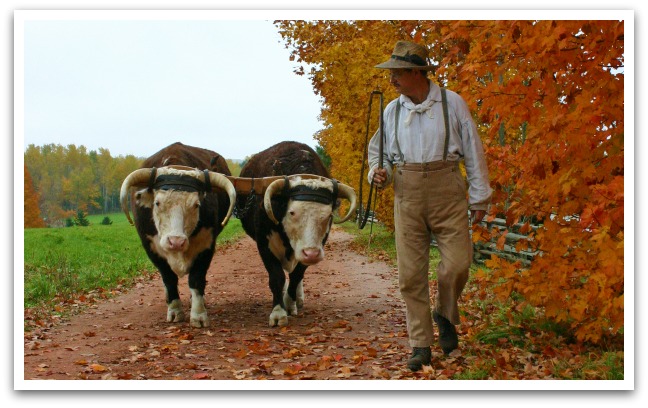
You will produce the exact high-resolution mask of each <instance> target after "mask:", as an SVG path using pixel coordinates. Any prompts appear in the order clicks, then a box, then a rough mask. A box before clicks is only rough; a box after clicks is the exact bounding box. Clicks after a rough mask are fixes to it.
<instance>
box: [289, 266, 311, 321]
mask: <svg viewBox="0 0 648 408" xmlns="http://www.w3.org/2000/svg"><path fill="white" fill-rule="evenodd" d="M305 271H306V266H305V265H302V264H297V266H296V267H295V270H294V271H292V272H291V273H290V283H289V284H288V290H287V291H286V293H285V294H284V304H285V305H286V309H287V310H288V312H289V313H290V314H291V315H293V316H296V315H297V308H302V307H304V281H303V279H304V272H305Z"/></svg>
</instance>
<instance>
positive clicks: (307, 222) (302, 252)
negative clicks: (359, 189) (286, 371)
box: [237, 142, 356, 326]
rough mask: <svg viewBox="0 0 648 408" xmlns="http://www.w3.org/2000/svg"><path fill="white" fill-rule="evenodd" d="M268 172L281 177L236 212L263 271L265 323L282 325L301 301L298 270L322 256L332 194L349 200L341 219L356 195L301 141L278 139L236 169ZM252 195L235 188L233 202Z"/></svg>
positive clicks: (246, 173) (258, 174)
mask: <svg viewBox="0 0 648 408" xmlns="http://www.w3.org/2000/svg"><path fill="white" fill-rule="evenodd" d="M272 176H285V177H279V178H277V180H274V181H273V182H272V183H271V184H269V185H268V186H267V188H266V190H265V193H264V194H263V201H261V200H259V203H258V205H256V206H252V207H251V210H249V211H244V212H243V214H241V215H239V218H240V219H241V223H242V225H243V229H244V230H245V232H246V233H247V234H248V235H249V236H250V237H251V238H252V239H254V240H255V241H256V244H257V248H258V250H259V254H260V255H261V259H262V260H263V264H264V266H265V268H266V270H267V271H268V274H269V284H270V290H271V291H272V312H271V313H270V318H269V324H270V326H276V325H279V326H285V325H287V324H288V313H290V314H291V315H296V314H297V309H298V307H299V308H301V307H302V306H303V304H304V289H303V282H302V279H303V277H304V271H305V270H306V268H307V267H308V266H309V265H314V264H316V263H318V262H320V261H321V260H322V259H323V258H324V244H325V243H326V240H327V238H328V234H329V231H330V229H331V223H332V222H333V212H334V210H336V209H337V207H338V205H339V200H338V198H343V199H347V200H349V202H350V209H349V211H348V213H347V214H346V216H345V217H344V218H342V219H340V220H339V221H336V222H344V221H346V220H347V219H349V218H350V217H351V215H352V214H354V211H355V207H356V195H355V192H354V191H353V189H352V188H351V187H349V186H347V185H344V184H342V183H338V182H337V181H335V180H331V179H330V178H329V172H328V170H327V169H326V167H324V165H323V163H322V161H321V160H320V158H319V157H318V156H317V154H316V153H315V151H313V149H311V148H310V147H309V146H307V145H305V144H302V143H297V142H281V143H278V144H276V145H274V146H272V147H270V148H268V149H266V150H264V151H262V152H259V153H257V154H255V155H254V156H252V157H251V158H250V159H249V160H248V162H247V163H246V164H245V165H244V166H243V168H242V169H241V177H249V178H252V180H254V179H257V178H264V177H265V178H267V177H272ZM254 197H255V193H254V192H253V191H250V192H248V193H247V194H246V193H245V192H243V191H240V190H239V191H238V197H237V200H238V203H237V207H238V208H241V207H245V206H246V204H248V203H249V202H250V198H254ZM259 198H260V196H259ZM248 208H249V205H248ZM286 273H288V275H289V283H288V285H287V288H286V287H285V284H286V275H285V274H286Z"/></svg>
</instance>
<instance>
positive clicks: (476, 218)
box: [470, 210, 486, 224]
mask: <svg viewBox="0 0 648 408" xmlns="http://www.w3.org/2000/svg"><path fill="white" fill-rule="evenodd" d="M485 216H486V211H484V210H471V211H470V218H471V219H472V223H473V224H479V223H480V222H482V220H483V219H484V217H485Z"/></svg>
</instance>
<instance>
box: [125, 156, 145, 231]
mask: <svg viewBox="0 0 648 408" xmlns="http://www.w3.org/2000/svg"><path fill="white" fill-rule="evenodd" d="M150 178H151V169H139V170H135V171H134V172H132V173H131V174H129V175H128V176H126V178H125V179H124V182H123V183H122V185H121V191H120V192H119V201H120V203H121V207H122V211H124V214H126V218H127V219H128V222H130V224H131V225H133V220H132V219H131V216H130V211H129V209H128V192H129V191H130V189H131V187H144V186H146V185H148V182H149V179H150Z"/></svg>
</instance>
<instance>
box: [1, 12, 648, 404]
mask: <svg viewBox="0 0 648 408" xmlns="http://www.w3.org/2000/svg"><path fill="white" fill-rule="evenodd" d="M230 3H231V4H230ZM435 3H436V2H435ZM645 3H646V2H643V1H639V0H617V1H615V2H614V3H610V2H609V1H608V0H586V1H571V2H565V1H564V0H544V1H534V0H530V1H528V2H524V3H520V2H519V1H513V0H508V1H498V0H494V1H491V2H488V4H487V6H484V3H483V2H482V1H478V0H473V1H464V0H455V1H453V2H452V3H450V4H449V3H447V2H446V3H442V2H441V5H442V6H444V7H445V8H446V9H447V8H448V7H452V8H453V10H454V13H448V12H441V13H439V12H438V11H437V10H434V9H431V7H435V6H434V5H431V4H432V2H430V1H429V0H420V1H412V0H401V1H399V2H393V1H387V0H370V1H367V2H363V1H358V0H346V1H342V0H328V1H325V2H323V1H317V0H313V1H310V2H304V1H303V0H294V1H293V0H290V1H280V2H272V3H271V4H270V5H269V4H268V2H264V1H254V0H238V1H237V2H236V3H235V4H234V3H233V2H226V1H217V0H185V1H182V2H181V1H179V0H110V1H109V0H68V1H46V0H5V1H3V2H2V10H3V11H4V14H3V17H4V22H5V23H7V24H5V25H4V30H0V32H1V33H2V34H3V35H4V38H3V41H2V43H0V47H1V48H2V55H3V56H4V57H5V58H3V61H4V73H5V82H4V84H5V87H4V88H3V89H5V90H6V91H5V92H3V96H4V99H0V100H2V101H3V103H4V105H3V107H4V108H5V109H3V110H4V111H5V112H6V115H5V116H4V117H6V118H8V120H7V123H6V125H5V126H6V134H7V135H13V138H12V137H11V136H7V137H5V138H0V139H1V140H2V141H4V143H5V144H6V146H3V147H4V149H0V151H3V152H4V153H5V154H6V155H7V156H8V157H7V159H6V160H5V161H4V164H5V166H6V167H7V170H8V171H6V172H3V174H9V175H12V176H13V179H12V180H9V182H8V183H7V184H9V185H12V187H13V196H14V197H13V202H11V200H5V201H4V202H3V204H4V205H5V208H6V218H8V219H13V220H14V224H13V230H11V229H10V228H8V229H7V230H10V232H7V233H6V235H5V244H8V245H4V246H3V251H6V252H9V249H7V248H13V249H14V256H13V257H12V256H11V255H9V254H8V253H7V255H8V256H3V259H7V260H8V261H7V262H8V264H9V265H7V267H6V270H8V271H11V270H12V269H13V270H14V274H15V276H20V273H19V272H20V271H16V270H15V269H16V265H15V264H14V265H12V261H13V260H14V259H15V260H19V259H20V258H21V254H22V247H21V243H22V240H23V237H22V232H23V229H22V206H21V205H20V202H21V201H22V194H23V181H22V180H23V171H22V164H23V156H24V155H23V152H24V149H25V147H26V146H27V145H28V144H35V145H42V144H47V143H55V144H62V145H67V144H75V145H77V146H79V145H84V146H86V148H88V149H89V150H96V149H98V148H100V147H102V148H107V149H109V150H110V152H111V154H112V155H113V156H118V155H126V154H134V155H136V156H138V157H146V156H149V155H151V154H153V153H155V152H156V151H158V150H159V149H161V148H163V147H164V146H167V145H168V144H170V143H174V142H176V141H182V142H183V143H186V144H192V145H196V146H201V147H206V148H210V149H212V150H215V151H217V152H218V153H220V154H221V155H223V156H225V157H226V158H231V159H243V158H244V157H246V156H248V155H250V154H253V153H256V152H257V151H260V150H262V149H265V148H267V147H269V146H271V145H272V144H274V143H277V142H279V141H281V140H298V141H302V142H304V143H307V144H309V145H311V146H315V145H316V142H315V140H314V139H313V134H314V133H315V132H316V131H317V130H319V129H320V128H321V126H322V124H321V123H320V122H319V121H318V118H317V117H318V115H319V110H320V106H319V101H318V98H317V97H316V96H315V95H314V94H313V90H312V87H311V85H310V82H309V80H308V79H307V78H305V77H299V76H296V75H295V74H294V73H293V69H294V68H295V66H296V64H295V63H293V62H290V61H289V59H288V51H287V50H285V49H284V46H283V44H282V43H281V42H280V41H281V40H280V37H279V36H278V34H277V33H276V29H275V28H274V27H273V25H272V23H271V21H272V20H273V18H274V17H276V16H280V17H282V18H284V17H286V18H294V17H293V16H294V14H293V13H290V12H280V13H277V12H273V13H270V14H271V15H272V18H267V15H268V14H269V13H267V12H254V11H255V10H258V9H268V8H270V9H271V10H275V11H276V10H279V9H285V10H288V11H289V10H301V9H303V8H307V9H308V10H309V11H310V12H309V13H299V14H298V15H299V18H304V19H308V18H373V17H374V16H376V15H377V13H376V12H374V11H372V10H382V13H379V14H378V17H379V18H389V19H392V18H393V19H407V18H423V19H426V18H427V19H432V18H454V19H470V18H473V19H474V18H486V19H506V18H510V17H511V15H510V14H509V13H506V12H505V11H506V10H519V9H521V8H524V9H525V10H527V12H525V13H523V14H524V16H526V18H540V19H542V18H552V19H569V18H577V19H581V18H586V17H587V12H586V11H588V10H612V9H614V10H629V11H633V12H634V15H633V18H632V21H633V22H634V27H635V30H636V37H637V39H636V45H635V43H634V41H635V33H632V35H630V33H628V32H626V42H627V44H628V50H629V54H630V55H629V57H631V58H629V59H628V68H626V75H627V78H632V76H631V72H634V71H636V72H642V69H641V66H643V67H644V70H645V55H646V53H645V52H644V53H637V55H636V57H637V58H638V59H637V60H635V59H634V57H635V55H634V52H635V51H634V50H635V49H639V47H643V48H641V49H645V43H646V40H647V39H646V33H647V32H648V30H646V29H645V21H644V20H646V15H645V10H644V9H645V6H644V4H645ZM306 4H307V5H306ZM396 7H398V8H400V9H401V10H394V9H395V8H396ZM485 7H488V10H483V9H485ZM178 8H190V9H195V10H199V11H198V12H191V14H192V17H191V18H190V19H187V18H185V17H184V14H183V13H184V11H183V10H181V11H177V12H175V11H173V12H171V13H168V12H167V13H166V14H165V16H164V18H158V19H152V18H151V15H157V14H155V13H153V12H151V11H146V12H145V13H144V14H141V13H135V14H136V16H135V18H133V16H132V13H133V12H132V11H129V12H127V13H126V14H123V12H120V13H119V16H118V18H111V16H113V14H112V13H107V12H105V11H101V10H105V9H113V10H127V9H132V10H147V9H152V11H156V10H171V9H178ZM219 8H220V9H221V10H215V11H214V10H211V11H204V10H205V9H219ZM52 9H54V10H88V9H89V10H95V11H96V13H95V14H91V18H90V17H89V16H88V15H83V16H81V17H79V16H78V15H77V14H76V13H74V12H67V11H63V13H64V14H66V17H64V18H52V15H51V14H47V13H45V14H42V13H37V15H38V18H36V19H33V21H31V20H30V21H25V24H24V26H23V25H21V21H20V20H19V19H17V18H16V15H15V14H14V13H15V11H16V10H35V11H38V10H52ZM224 9H237V10H243V11H245V12H244V13H240V14H239V15H238V17H237V18H235V19H232V18H230V17H228V16H229V14H228V12H226V11H223V10H224ZM363 9H369V10H368V11H367V10H363ZM408 9H409V10H408ZM421 9H427V10H425V11H424V12H420V11H417V10H421ZM322 10H325V11H326V10H334V11H335V10H343V12H341V13H340V12H337V13H333V14H332V15H331V13H328V12H322ZM353 10H356V12H353ZM403 10H407V11H403ZM570 10H571V11H570ZM574 10H575V11H574ZM250 11H252V12H250ZM124 16H125V17H124ZM222 16H225V17H223V18H221V17H222ZM251 16H253V17H254V18H251ZM513 17H518V18H519V15H514V16H513ZM186 20H191V22H188V21H186ZM23 35H24V37H23ZM631 40H632V41H631ZM630 50H632V52H630ZM14 64H15V65H14ZM646 82H647V81H646V80H645V78H641V77H639V76H638V75H637V77H636V79H635V83H634V84H632V82H630V84H629V86H628V85H627V88H626V95H625V97H626V103H627V104H628V106H629V110H628V112H629V113H630V114H632V113H634V112H643V111H645V95H646V92H645V91H646V89H645V85H646ZM633 85H635V86H633ZM634 92H636V93H634ZM359 109H362V110H364V109H366V107H364V106H360V107H359ZM644 117H645V115H644V116H642V115H636V117H635V118H634V120H627V121H626V135H627V136H626V140H627V145H628V147H629V149H628V155H627V156H626V167H628V169H626V172H625V176H626V202H625V205H626V207H627V211H626V214H627V215H626V218H627V220H626V223H625V226H626V231H625V232H626V240H627V241H628V242H629V245H626V249H627V254H626V273H628V274H629V276H630V277H633V276H634V274H633V273H632V272H634V271H635V265H634V262H635V259H634V247H635V234H634V225H635V223H636V225H637V227H638V228H636V229H637V230H638V231H641V230H646V229H647V228H648V225H646V220H645V216H643V215H642V214H643V212H641V211H639V212H637V218H636V222H635V215H634V202H635V193H634V190H635V184H634V183H635V181H634V174H635V172H636V173H637V174H643V173H644V169H643V166H644V164H643V163H645V162H646V161H642V160H639V161H638V162H637V167H636V169H635V166H634V157H635V156H637V157H643V154H645V149H644V148H645V143H644V142H643V140H644V139H645V137H642V136H644V134H645V123H644V119H643V118H644ZM12 119H13V120H12ZM628 119H631V118H628ZM642 131H644V132H642ZM635 140H636V150H635V149H634V148H635V145H634V142H635ZM11 153H13V159H12V157H11V155H12V154H11ZM10 166H13V168H12V169H9V167H10ZM5 177H7V178H11V176H5ZM638 179H639V178H638ZM641 193H642V189H638V190H637V196H636V199H637V202H638V203H639V202H640V201H641V200H642V199H643V198H644V197H643V196H641V195H640V194H641ZM637 242H638V243H637V244H636V245H637V246H640V245H641V241H637ZM12 245H13V247H12ZM3 255H4V252H3ZM643 262H644V260H642V259H641V257H638V258H637V267H636V270H637V271H641V270H643V269H644V268H641V266H640V264H642V263H643ZM14 274H12V273H8V274H5V275H4V276H5V279H6V281H7V282H5V283H6V284H5V285H4V287H5V288H11V287H13V288H14V297H15V298H16V299H19V296H18V295H17V294H16V292H15V288H16V287H19V286H20V285H13V284H12V283H13V282H12V279H13V280H14V281H15V279H14V278H13V276H14ZM636 275H637V279H636V283H637V289H635V292H636V293H642V292H643V291H642V290H641V289H646V287H645V286H646V285H645V284H646V281H647V280H646V279H642V278H641V274H636ZM629 289H630V290H629V292H628V296H629V298H630V299H634V297H632V296H631V295H632V286H630V287H629ZM7 291H9V290H7ZM7 295H8V296H5V298H6V299H9V300H7V302H6V303H5V306H8V307H5V308H4V310H6V311H8V312H10V311H11V310H12V307H11V305H7V303H9V302H11V300H12V296H11V294H9V293H8V294H7ZM634 306H635V308H636V309H637V311H638V312H637V315H638V316H641V315H642V314H641V313H640V312H639V309H641V310H642V311H643V310H644V309H645V306H646V302H641V297H640V296H639V297H638V299H637V301H636V303H635V305H634ZM635 308H632V310H628V314H627V318H628V319H630V320H633V321H636V320H635V317H634V310H635ZM13 309H15V310H14V312H16V310H17V309H19V308H13ZM18 311H19V310H18ZM16 313H17V312H16ZM7 314H9V313H7ZM21 320H22V319H21V316H20V315H19V314H15V315H14V316H13V320H12V316H5V321H6V322H12V321H13V323H14V326H13V332H14V334H15V336H14V337H15V338H14V339H13V340H14V350H13V354H15V355H19V354H20V353H22V348H21V347H20V339H21V338H22V336H21V333H22V326H21V324H22V323H21ZM10 324H11V323H9V325H10ZM637 329H638V330H640V331H641V333H640V334H636V336H637V339H639V338H640V337H641V338H643V339H645V337H646V336H645V330H644V329H643V326H642V325H638V327H637ZM6 332H12V330H11V329H9V330H7V331H6ZM637 333H639V331H638V332H637ZM632 334H634V333H630V332H628V338H629V339H630V341H631V345H634V340H633V339H634V336H632ZM641 343H642V342H638V344H641ZM4 349H5V350H10V349H11V346H10V344H6V347H5V348H4ZM7 354H9V355H7V356H6V357H7V359H9V360H11V359H12V358H14V357H15V356H14V355H11V354H12V353H11V351H7ZM631 354H632V353H629V355H628V357H631ZM646 355H647V353H640V354H639V355H638V357H637V358H638V360H637V362H636V363H635V362H634V360H633V359H632V358H628V359H627V360H626V368H627V370H628V371H627V373H629V374H631V375H633V374H634V372H635V365H634V364H636V365H637V366H639V365H640V364H639V358H640V359H641V361H642V363H644V364H643V366H642V367H643V368H644V369H645V367H646V366H647V365H646V364H645V360H646V358H645V357H646ZM15 361H18V362H19V359H15ZM14 370H15V373H14V377H13V378H11V377H10V378H5V377H6V374H8V373H9V370H4V373H5V374H4V375H3V377H2V378H3V379H4V380H6V381H5V382H8V383H12V382H13V383H14V386H15V385H16V384H17V385H19V386H24V383H21V382H20V376H19V375H18V374H19V373H20V372H21V367H20V364H17V363H16V362H14ZM645 378H646V376H645V375H641V376H638V377H637V380H636V389H637V390H640V391H641V392H632V393H621V394H619V393H614V394H610V393H608V394H605V393H582V392H581V393H575V394H564V393H560V394H542V395H543V398H537V397H538V394H537V393H536V394H535V395H534V398H531V399H529V398H526V397H525V396H521V395H522V394H517V395H518V397H517V398H515V397H511V396H510V395H509V396H504V395H502V394H501V393H499V394H498V393H495V394H496V395H494V397H493V398H487V397H486V396H485V395H484V394H483V393H481V394H480V393H475V394H472V399H473V400H474V402H478V403H479V404H480V405H482V406H497V407H500V408H501V407H503V406H519V402H523V403H524V404H525V405H527V406H546V404H547V403H550V404H551V403H553V402H555V403H557V404H559V406H560V404H561V403H564V402H566V401H565V400H567V402H571V403H576V402H577V401H578V403H583V399H584V398H587V404H588V406H607V405H609V404H610V403H616V404H619V403H620V404H622V405H623V406H639V405H638V404H637V402H638V401H639V400H644V402H645V398H646V397H647V394H646V392H645V390H646V381H645ZM632 379H633V384H634V381H635V380H634V376H632ZM16 381H17V382H16ZM640 381H641V382H642V384H640ZM528 384H529V387H531V389H533V387H534V386H535V385H536V384H531V383H528ZM75 386H76V385H75ZM593 386H594V387H595V386H596V384H594V385H593ZM76 387H78V386H76ZM565 387H567V388H566V389H570V388H569V387H570V385H565ZM71 389H74V388H71ZM351 389H353V388H351ZM5 394H8V393H5ZM5 394H3V397H8V398H11V399H12V400H16V403H19V404H20V405H23V406H25V405H32V406H36V405H39V406H40V405H42V403H48V404H49V403H50V402H54V403H60V404H63V403H65V404H66V406H70V405H76V406H81V404H83V405H84V406H85V405H86V404H85V401H84V400H83V399H82V397H81V396H80V397H79V398H77V399H73V398H72V396H71V395H69V394H67V395H64V396H62V397H65V398H66V399H65V400H63V399H61V400H59V401H55V400H54V399H53V398H52V397H53V395H52V394H42V395H41V396H40V397H41V399H39V400H37V399H34V398H31V397H33V396H26V395H25V394H24V393H23V394H20V393H16V392H13V393H11V395H7V396H5ZM379 395H380V397H379V398H376V399H375V400H372V402H373V403H375V404H377V405H376V406H378V405H380V403H381V402H382V403H384V404H385V405H384V406H393V404H394V403H397V402H396V401H401V399H402V395H403V394H401V395H398V396H394V397H396V398H398V400H395V399H391V398H390V397H392V396H388V395H386V394H384V393H380V394H379ZM491 395H492V394H491ZM167 396H168V394H165V397H164V398H163V400H164V401H162V399H161V401H157V400H156V403H160V402H162V403H163V404H164V403H165V402H168V403H169V404H171V403H173V404H176V401H173V399H172V398H168V397H167ZM553 396H555V398H553ZM143 397H144V396H143ZM361 397H363V398H366V397H367V395H362V396H361ZM456 397H457V394H454V395H448V396H447V397H445V396H443V395H440V394H435V395H434V396H432V395H429V394H426V393H423V394H421V393H419V394H418V397H415V398H419V399H420V401H421V402H424V401H425V402H429V401H430V399H429V398H433V399H434V400H435V401H437V402H439V401H438V400H440V399H444V398H445V399H446V401H445V402H449V403H455V402H456V401H455V400H454V399H455V398H456ZM590 397H591V398H590ZM45 398H47V400H46V401H43V400H44V399H45ZM86 398H89V397H87V394H86ZM124 398H125V400H124V402H126V401H127V400H128V401H130V402H132V400H131V398H133V396H132V395H129V396H127V397H124ZM146 398H150V394H148V395H146ZM209 398H211V396H209ZM217 398H218V399H219V400H221V399H223V398H229V397H228V396H227V395H223V394H220V395H218V396H217ZM231 398H232V399H233V402H234V401H235V400H234V398H237V400H236V401H238V398H240V395H239V394H234V395H233V396H232V397H231ZM260 398H264V401H263V403H264V404H268V403H270V405H272V403H274V402H277V405H275V406H278V404H282V405H284V404H285V401H282V400H279V401H273V400H268V398H267V396H260ZM282 398H283V397H282ZM341 398H344V399H342V400H340V402H342V401H344V400H346V399H347V398H349V394H345V395H344V396H343V397H341ZM50 399H52V401H50ZM518 399H519V401H518ZM378 400H379V401H378ZM63 401H65V402H63ZM363 401H364V399H363ZM114 402H115V401H114V400H112V398H93V399H92V403H93V404H95V405H97V406H109V405H110V406H113V405H114ZM330 402H331V401H326V399H317V398H316V399H314V400H310V401H309V403H315V405H317V404H318V403H321V404H322V405H320V406H324V404H326V405H327V406H328V405H330ZM471 402H472V401H471ZM163 404H162V405H163Z"/></svg>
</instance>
